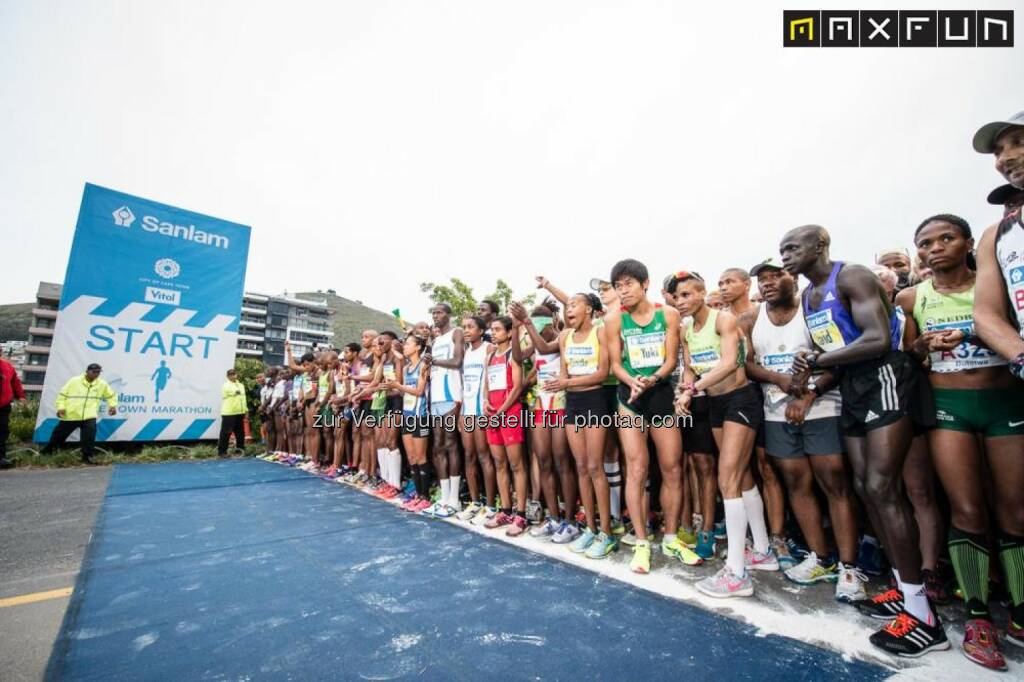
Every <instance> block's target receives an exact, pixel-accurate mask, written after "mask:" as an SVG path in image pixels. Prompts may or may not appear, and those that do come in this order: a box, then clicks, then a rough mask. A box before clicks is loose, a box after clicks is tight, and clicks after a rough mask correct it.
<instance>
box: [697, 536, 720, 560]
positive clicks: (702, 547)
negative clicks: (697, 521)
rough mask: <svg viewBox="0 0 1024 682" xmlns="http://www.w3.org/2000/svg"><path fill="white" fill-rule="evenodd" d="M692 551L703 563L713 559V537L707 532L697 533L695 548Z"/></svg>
mask: <svg viewBox="0 0 1024 682" xmlns="http://www.w3.org/2000/svg"><path fill="white" fill-rule="evenodd" d="M694 551H695V552H696V553H697V556H699V557H700V558H701V559H703V560H704V561H707V560H709V559H714V558H715V536H714V533H712V532H711V531H709V530H700V531H697V546H696V547H695V548H694Z"/></svg>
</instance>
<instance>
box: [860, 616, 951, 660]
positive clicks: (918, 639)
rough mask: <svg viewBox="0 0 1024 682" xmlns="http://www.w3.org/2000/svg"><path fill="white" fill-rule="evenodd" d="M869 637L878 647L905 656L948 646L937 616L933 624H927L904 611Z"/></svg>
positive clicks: (913, 655)
mask: <svg viewBox="0 0 1024 682" xmlns="http://www.w3.org/2000/svg"><path fill="white" fill-rule="evenodd" d="M870 639H871V643H872V644H874V645H875V646H877V647H878V648H879V649H881V650H883V651H886V652H888V653H890V654H895V655H897V656H903V657H905V658H917V657H918V656H924V655H925V654H926V653H928V652H929V651H944V650H946V649H948V648H949V640H948V639H946V631H945V630H943V629H942V623H941V622H940V621H939V619H938V616H936V617H935V625H928V624H926V623H922V622H921V621H919V620H918V619H917V618H914V617H913V616H911V615H910V614H909V613H907V612H905V611H904V612H903V613H901V614H899V615H898V616H896V618H894V619H893V621H892V622H891V623H889V624H888V625H886V626H885V627H884V628H882V629H881V630H879V631H878V632H876V633H875V634H873V635H871V638H870Z"/></svg>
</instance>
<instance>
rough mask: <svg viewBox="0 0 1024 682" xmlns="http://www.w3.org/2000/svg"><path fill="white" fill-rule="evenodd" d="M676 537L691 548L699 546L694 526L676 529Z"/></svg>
mask: <svg viewBox="0 0 1024 682" xmlns="http://www.w3.org/2000/svg"><path fill="white" fill-rule="evenodd" d="M676 537H677V538H679V542H681V543H683V544H684V545H686V546H687V547H688V548H690V549H693V548H694V547H696V546H697V532H696V531H695V530H693V529H692V528H680V529H679V530H678V531H676Z"/></svg>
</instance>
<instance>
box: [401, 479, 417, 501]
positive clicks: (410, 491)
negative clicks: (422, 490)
mask: <svg viewBox="0 0 1024 682" xmlns="http://www.w3.org/2000/svg"><path fill="white" fill-rule="evenodd" d="M415 494H416V483H415V482H414V481H413V480H412V479H409V480H408V481H406V482H405V487H404V488H402V495H404V496H407V497H412V496H413V495H415Z"/></svg>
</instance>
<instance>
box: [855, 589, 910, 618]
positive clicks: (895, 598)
mask: <svg viewBox="0 0 1024 682" xmlns="http://www.w3.org/2000/svg"><path fill="white" fill-rule="evenodd" d="M855 606H856V607H857V610H858V611H860V612H861V613H862V614H864V615H865V616H870V617H871V618H875V619H877V620H892V619H893V618H895V617H896V616H898V615H899V614H901V613H903V594H902V593H900V591H899V590H896V589H889V590H886V591H885V592H883V593H881V594H878V595H875V596H874V597H872V598H871V599H865V600H864V601H861V602H857V603H856V604H855Z"/></svg>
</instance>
